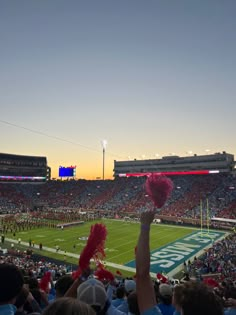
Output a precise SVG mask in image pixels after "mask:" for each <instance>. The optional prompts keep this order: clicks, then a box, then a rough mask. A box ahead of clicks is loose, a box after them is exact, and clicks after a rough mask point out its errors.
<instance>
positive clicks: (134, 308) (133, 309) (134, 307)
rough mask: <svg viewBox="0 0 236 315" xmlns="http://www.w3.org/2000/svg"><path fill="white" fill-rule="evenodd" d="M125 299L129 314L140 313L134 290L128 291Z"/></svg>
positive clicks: (138, 314) (135, 314)
mask: <svg viewBox="0 0 236 315" xmlns="http://www.w3.org/2000/svg"><path fill="white" fill-rule="evenodd" d="M127 301H128V308H129V314H130V315H131V314H133V315H140V311H139V306H138V297H137V293H136V292H132V293H130V294H129V296H128V299H127Z"/></svg>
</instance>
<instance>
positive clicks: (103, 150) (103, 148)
mask: <svg viewBox="0 0 236 315" xmlns="http://www.w3.org/2000/svg"><path fill="white" fill-rule="evenodd" d="M101 143H102V179H103V180H104V172H105V151H106V146H107V140H102V141H101Z"/></svg>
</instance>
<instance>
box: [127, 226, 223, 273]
mask: <svg viewBox="0 0 236 315" xmlns="http://www.w3.org/2000/svg"><path fill="white" fill-rule="evenodd" d="M223 235H225V233H224V232H218V231H217V232H209V233H208V232H193V233H191V234H190V235H188V236H186V237H184V238H181V239H178V240H177V241H175V242H172V243H170V244H168V245H166V246H162V247H160V248H159V249H155V250H153V251H152V252H151V257H150V258H151V262H150V271H151V272H153V273H157V272H166V273H168V272H170V271H171V270H173V269H175V268H176V267H178V266H179V265H181V264H182V263H183V262H184V261H185V260H188V259H189V258H190V257H192V256H195V255H196V254H197V253H198V252H199V251H201V250H202V249H203V248H205V247H207V246H209V245H211V244H213V242H215V241H216V240H218V239H219V238H221V237H222V236H223ZM126 266H129V267H135V261H134V260H133V261H130V262H129V263H127V264H126Z"/></svg>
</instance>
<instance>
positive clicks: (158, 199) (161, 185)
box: [145, 174, 174, 208]
mask: <svg viewBox="0 0 236 315" xmlns="http://www.w3.org/2000/svg"><path fill="white" fill-rule="evenodd" d="M173 188H174V185H173V182H172V180H170V179H169V178H167V177H166V176H161V175H156V174H151V175H150V176H149V177H148V178H147V180H146V183H145V190H146V192H147V194H148V195H149V196H150V197H151V199H152V201H153V203H154V205H155V206H156V207H157V208H161V207H162V206H163V205H164V204H165V202H166V200H167V199H168V198H169V196H170V194H171V192H172V190H173Z"/></svg>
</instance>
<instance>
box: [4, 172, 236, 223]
mask: <svg viewBox="0 0 236 315" xmlns="http://www.w3.org/2000/svg"><path fill="white" fill-rule="evenodd" d="M171 179H172V180H173V183H174V190H173V193H172V195H171V198H170V199H169V200H168V202H167V203H166V205H165V206H164V207H163V208H162V209H161V210H159V212H158V214H160V215H167V216H175V217H176V216H178V217H183V218H193V217H194V218H199V217H200V200H202V202H203V206H204V207H205V208H206V200H207V202H208V205H209V215H210V216H211V217H213V216H217V217H224V218H230V219H235V218H236V210H235V209H236V178H235V177H233V176H232V175H231V174H214V175H197V176H196V175H195V176H194V175H188V176H173V177H172V178H171ZM144 182H145V178H143V177H139V178H119V179H115V180H105V181H102V180H96V181H92V180H91V181H89V180H79V181H63V182H59V181H50V182H47V183H46V184H44V185H30V184H24V185H20V184H18V185H15V184H0V213H16V212H19V211H20V212H25V211H29V210H30V211H32V210H35V209H37V208H41V209H44V210H47V209H58V208H63V207H64V208H66V209H70V210H72V211H73V209H74V210H86V209H92V210H102V211H107V212H111V213H118V214H119V213H131V214H132V213H133V214H135V213H141V212H142V211H144V210H148V209H152V208H153V204H152V202H151V201H150V198H147V196H146V193H145V190H144Z"/></svg>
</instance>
